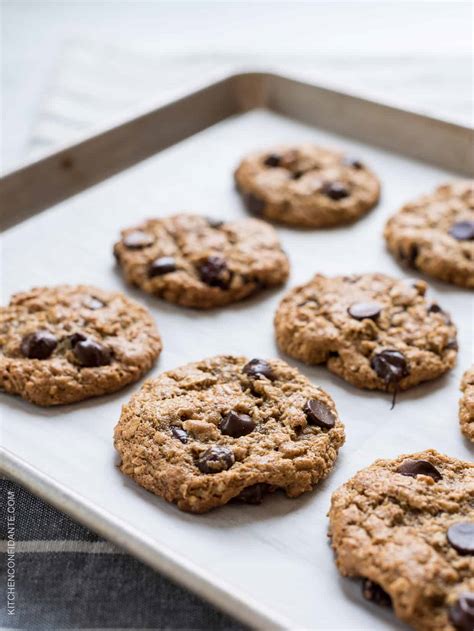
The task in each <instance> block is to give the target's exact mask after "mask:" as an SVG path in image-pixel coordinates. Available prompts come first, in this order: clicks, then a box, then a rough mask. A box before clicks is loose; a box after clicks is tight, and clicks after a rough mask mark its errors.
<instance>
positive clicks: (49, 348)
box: [20, 331, 58, 359]
mask: <svg viewBox="0 0 474 631" xmlns="http://www.w3.org/2000/svg"><path fill="white" fill-rule="evenodd" d="M57 345H58V342H57V340H56V338H55V337H54V335H53V334H52V333H50V332H49V331H35V332H34V333H29V334H28V335H25V337H24V338H23V339H22V340H21V345H20V350H21V352H22V354H23V355H24V356H25V357H28V358H29V359H48V357H50V356H51V354H52V352H53V351H54V349H55V348H56V346H57Z"/></svg>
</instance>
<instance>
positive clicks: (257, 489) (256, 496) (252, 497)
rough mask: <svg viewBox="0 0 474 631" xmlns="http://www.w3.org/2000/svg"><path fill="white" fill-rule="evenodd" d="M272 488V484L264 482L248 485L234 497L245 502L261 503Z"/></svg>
mask: <svg viewBox="0 0 474 631" xmlns="http://www.w3.org/2000/svg"><path fill="white" fill-rule="evenodd" d="M272 489H273V487H272V486H271V484H265V483H264V482H260V483H259V484H252V486H247V487H246V488H245V489H243V490H242V491H240V493H239V494H238V495H237V497H235V498H234V499H235V500H237V501H239V502H244V503H245V504H261V503H262V502H263V498H264V497H265V495H268V493H270V492H271V491H272Z"/></svg>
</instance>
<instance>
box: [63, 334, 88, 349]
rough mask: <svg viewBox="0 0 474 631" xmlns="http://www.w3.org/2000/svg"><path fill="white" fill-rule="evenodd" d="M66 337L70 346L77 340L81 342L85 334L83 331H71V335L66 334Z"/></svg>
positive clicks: (84, 338)
mask: <svg viewBox="0 0 474 631" xmlns="http://www.w3.org/2000/svg"><path fill="white" fill-rule="evenodd" d="M67 339H68V340H69V343H70V345H71V346H72V347H74V346H76V344H77V343H78V342H83V341H84V340H86V339H87V336H86V335H84V333H73V334H72V335H68V336H67Z"/></svg>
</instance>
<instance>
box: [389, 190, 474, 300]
mask: <svg viewBox="0 0 474 631" xmlns="http://www.w3.org/2000/svg"><path fill="white" fill-rule="evenodd" d="M384 235H385V239H386V241H387V246H388V249H389V250H390V252H392V254H393V255H394V256H395V257H396V258H397V259H398V260H399V261H401V262H402V263H404V264H406V265H407V266H409V267H411V268H414V269H417V270H420V271H422V272H425V273H426V274H429V275H430V276H433V277H434V278H439V279H441V280H444V281H447V282H449V283H453V284H454V285H459V286H461V287H468V288H471V289H472V288H474V181H473V180H470V181H459V182H453V183H451V184H445V185H444V186H440V187H438V188H437V189H436V190H435V191H434V192H433V193H431V194H429V195H424V196H423V197H421V198H420V199H417V200H416V201H414V202H411V203H409V204H405V206H403V207H402V208H401V209H400V210H399V211H398V213H396V214H395V215H394V216H393V217H392V218H391V219H389V220H388V222H387V224H386V226H385V232H384Z"/></svg>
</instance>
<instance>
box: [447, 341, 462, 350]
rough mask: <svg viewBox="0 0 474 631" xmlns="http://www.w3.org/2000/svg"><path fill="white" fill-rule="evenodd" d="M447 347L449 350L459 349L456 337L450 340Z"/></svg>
mask: <svg viewBox="0 0 474 631" xmlns="http://www.w3.org/2000/svg"><path fill="white" fill-rule="evenodd" d="M446 348H447V349H448V350H453V351H457V350H459V344H458V341H457V339H456V338H453V339H452V340H449V341H448V343H447V344H446Z"/></svg>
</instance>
